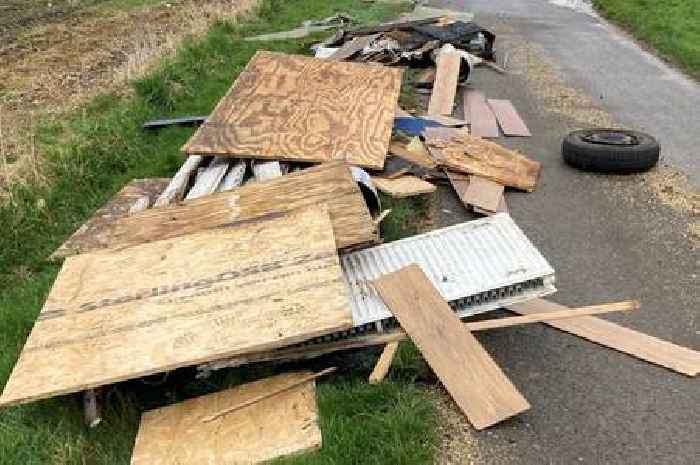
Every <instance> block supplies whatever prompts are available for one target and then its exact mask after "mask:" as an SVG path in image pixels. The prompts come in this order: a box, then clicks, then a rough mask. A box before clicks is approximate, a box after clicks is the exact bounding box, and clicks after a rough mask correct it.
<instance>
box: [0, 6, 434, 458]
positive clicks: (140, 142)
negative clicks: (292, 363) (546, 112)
mask: <svg viewBox="0 0 700 465" xmlns="http://www.w3.org/2000/svg"><path fill="white" fill-rule="evenodd" d="M339 11H344V12H348V13H351V14H353V15H354V16H356V17H357V18H358V19H360V20H361V21H365V22H370V21H379V20H382V19H386V18H388V17H390V16H393V15H395V14H396V12H397V11H396V7H395V6H391V5H386V4H381V3H377V4H369V5H368V4H367V3H365V2H363V1H362V0H313V1H311V0H285V1H281V0H277V1H274V0H267V1H264V2H263V4H262V7H261V8H260V11H259V14H258V15H257V16H256V18H254V19H249V20H247V21H244V22H241V23H239V24H237V25H232V24H216V25H214V26H213V27H212V28H211V30H210V31H209V33H208V34H207V35H206V37H204V38H203V39H201V40H198V41H192V42H191V43H190V44H189V45H187V46H185V47H184V48H183V49H182V50H180V51H179V53H178V54H177V56H176V57H175V58H173V59H171V60H169V61H167V62H164V63H163V64H162V65H161V66H160V67H158V68H157V69H156V70H155V71H153V72H152V73H150V74H149V75H148V76H146V77H144V78H143V79H141V80H139V81H137V82H135V83H134V89H135V96H133V97H130V98H125V97H116V96H104V97H101V98H99V99H96V100H95V101H94V102H92V103H91V104H90V105H88V106H86V107H85V108H83V109H82V110H81V111H78V112H76V113H75V114H72V115H69V116H68V117H66V118H64V119H62V120H57V121H45V122H42V123H41V124H40V125H39V127H38V134H37V144H38V147H39V149H40V152H41V153H42V154H45V157H46V163H47V172H48V173H49V177H48V180H47V182H46V183H44V184H42V185H39V186H26V185H25V186H16V187H15V188H14V190H13V192H12V202H11V203H8V204H6V205H3V206H0V224H2V225H3V226H2V234H1V235H0V289H1V290H0V321H2V324H1V325H0V385H4V384H5V382H6V380H7V378H8V377H9V374H10V371H11V369H12V367H13V365H14V363H15V361H16V359H17V357H18V355H19V352H20V350H21V347H22V345H23V344H24V341H25V339H26V336H27V335H28V333H29V331H30V329H31V327H32V324H33V322H34V319H35V318H36V315H37V314H38V312H39V310H40V308H41V306H42V304H43V301H44V299H45V298H46V295H47V293H48V291H49V289H50V286H51V284H52V283H53V280H54V279H55V276H56V274H57V272H58V269H59V267H58V266H56V265H52V264H49V263H47V262H46V260H45V258H46V257H47V256H48V255H49V254H50V253H51V252H52V251H53V250H54V249H55V248H56V247H57V246H58V245H59V244H60V243H61V242H62V241H63V240H64V239H65V238H66V237H67V236H68V235H69V234H70V233H71V232H72V231H74V230H75V229H76V228H77V227H78V226H79V225H80V224H82V222H84V221H85V219H86V218H88V217H89V216H90V214H91V213H92V212H93V211H94V210H95V209H96V208H98V207H99V206H101V205H102V204H103V203H104V202H105V201H107V200H108V199H109V198H110V197H111V196H112V195H113V194H114V193H115V192H116V191H117V190H118V189H120V188H121V187H122V186H123V185H124V184H125V183H126V182H128V181H129V180H131V179H133V178H139V177H153V176H170V175H172V173H174V172H175V170H176V169H177V167H178V166H179V164H180V163H181V162H182V157H181V155H180V154H179V148H180V146H181V145H182V144H183V143H184V142H185V141H186V140H187V139H188V137H189V136H190V135H191V133H192V130H191V129H186V128H172V129H168V130H164V131H161V132H160V133H157V134H146V133H144V132H142V131H141V130H140V125H141V123H142V122H143V121H145V120H147V119H150V118H156V117H167V116H175V115H185V114H206V113H207V112H209V111H210V109H211V108H212V107H213V106H214V104H215V103H216V102H217V101H218V99H219V98H220V97H221V96H222V95H223V94H224V93H225V91H226V90H227V89H228V87H229V86H230V84H231V82H232V80H233V79H234V78H235V76H236V75H237V74H238V73H239V72H240V71H241V70H242V69H243V67H244V66H245V64H246V63H247V61H248V60H249V58H250V57H251V56H252V55H253V53H254V52H255V50H256V49H258V48H265V49H269V50H275V51H283V52H289V53H304V52H305V50H306V47H305V46H306V45H307V44H308V42H311V41H312V39H313V38H308V39H302V41H301V42H300V41H284V42H268V43H259V42H257V43H256V42H245V41H243V40H241V38H242V37H244V36H247V35H253V34H258V33H266V32H274V31H280V30H286V29H289V28H292V27H296V26H298V25H299V24H300V23H301V22H302V21H303V20H305V19H309V18H322V17H325V16H329V15H331V14H333V13H335V12H339ZM385 202H386V203H387V204H389V203H391V202H390V201H389V200H385ZM416 207H420V205H417V204H414V203H413V202H394V203H391V206H390V208H394V214H393V215H391V216H390V218H389V219H388V222H387V223H386V224H385V225H384V229H385V234H386V237H387V238H388V239H395V238H398V237H401V236H403V235H406V234H411V233H412V232H414V231H415V227H414V224H415V220H416V216H417V215H418V214H419V212H420V208H419V210H418V213H417V212H416V210H415V208H416ZM367 363H368V364H370V361H368V362H367ZM396 363H397V364H396V367H395V370H393V371H392V374H391V377H390V382H387V383H385V384H382V385H380V386H369V385H367V384H366V383H364V382H363V380H364V379H366V375H367V374H368V370H369V368H367V369H362V370H358V371H357V372H353V375H352V376H346V377H342V376H336V377H334V378H332V379H331V380H330V381H328V382H322V383H320V387H319V394H318V401H319V408H320V414H321V416H320V421H321V426H322V429H323V433H324V448H323V449H322V450H321V451H320V452H318V453H314V454H309V455H305V456H302V457H296V458H294V459H291V460H289V463H295V464H316V463H328V464H331V463H332V464H355V463H358V464H359V463H386V464H407V465H411V464H416V465H417V464H423V463H429V462H430V461H431V453H432V450H433V447H434V442H435V438H434V434H433V426H434V421H435V420H434V416H433V415H434V414H433V411H432V407H431V403H430V394H428V393H426V392H424V391H423V390H420V389H418V388H416V386H415V385H414V384H413V383H412V381H413V379H415V378H416V377H421V376H423V375H422V374H421V373H422V372H424V371H425V370H426V368H425V365H424V364H422V362H421V361H420V359H419V358H418V357H417V356H416V353H415V349H413V348H412V346H411V345H409V344H406V345H404V346H403V347H402V350H401V355H400V356H399V359H398V360H397V362H396ZM271 373H272V371H271V369H270V368H266V367H261V368H256V369H249V370H224V371H221V372H217V373H215V374H214V375H213V376H212V377H211V378H210V379H208V380H206V381H199V380H195V379H194V377H193V370H192V369H183V370H178V371H175V372H172V373H170V375H169V376H168V377H167V379H166V380H165V381H164V382H161V383H159V384H155V385H150V384H149V385H147V384H144V383H143V382H142V381H139V380H135V381H130V382H127V383H122V384H119V385H117V386H114V387H110V388H109V389H107V398H106V401H105V408H106V410H107V412H106V415H105V423H104V424H103V425H101V426H100V427H98V428H97V429H96V430H92V431H88V430H86V429H85V428H84V427H83V425H82V410H81V407H80V398H79V396H77V395H73V396H66V397H61V398H55V399H49V400H45V401H40V402H35V403H32V404H28V405H24V406H19V407H12V408H6V409H1V410H0V464H2V465H5V464H8V465H9V464H24V465H33V464H52V465H57V464H58V465H62V464H76V465H77V464H85V465H91V464H127V463H129V457H130V454H131V449H132V445H133V439H134V436H135V433H136V430H137V427H138V418H139V413H140V412H141V411H143V410H144V409H149V408H154V407H158V406H161V405H165V404H169V403H172V402H176V401H178V400H181V399H185V398H189V397H192V396H196V395H201V394H204V393H207V392H213V391H217V390H220V389H222V388H223V387H226V386H230V385H233V384H237V383H240V382H242V381H246V380H250V379H254V378H257V377H261V376H266V375H269V374H271ZM154 381H155V380H154Z"/></svg>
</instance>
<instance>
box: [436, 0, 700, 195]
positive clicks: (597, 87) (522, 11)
mask: <svg viewBox="0 0 700 465" xmlns="http://www.w3.org/2000/svg"><path fill="white" fill-rule="evenodd" d="M558 1H559V2H560V3H566V1H567V0H558ZM568 1H569V2H570V3H571V2H572V0H568ZM574 1H575V0H574ZM430 4H431V5H434V6H439V7H444V8H451V9H457V10H466V11H472V12H474V13H475V14H476V19H477V22H478V21H479V20H480V19H481V20H483V19H485V18H487V17H489V16H490V17H495V18H498V19H499V20H507V21H508V22H509V23H511V24H512V25H513V26H514V27H516V28H517V29H518V31H519V32H520V33H521V34H522V36H523V37H524V38H525V39H526V40H528V41H532V42H534V43H537V44H540V45H542V47H543V48H544V50H545V51H546V53H547V54H548V56H549V57H550V58H551V59H552V60H553V61H554V62H556V63H557V65H558V67H559V68H560V71H561V72H562V74H563V75H564V76H565V78H566V80H567V81H568V82H571V83H572V84H574V85H575V86H577V87H579V88H581V89H582V90H584V91H585V92H586V93H588V94H589V95H591V96H594V97H595V98H596V99H599V100H601V102H602V104H603V105H604V106H605V107H606V108H607V109H608V110H609V111H610V113H611V114H612V115H613V116H614V117H615V119H616V120H617V121H618V122H619V123H621V124H623V125H625V126H627V127H629V128H630V129H638V130H642V131H646V132H649V133H650V134H652V135H654V136H655V137H657V138H658V139H659V141H660V142H661V145H662V149H663V150H662V152H663V156H664V158H665V161H666V162H667V163H669V164H670V165H671V166H674V167H676V168H678V169H679V170H681V171H683V172H684V173H685V174H687V175H688V177H689V178H690V180H691V182H692V183H693V184H694V185H695V186H696V187H700V159H699V157H698V152H699V151H698V135H700V117H698V110H697V109H698V108H700V85H699V84H698V83H697V82H695V81H693V80H690V79H688V78H686V77H685V76H684V75H682V74H681V73H679V72H677V71H675V70H674V69H673V68H671V67H670V66H668V65H666V64H665V63H664V62H663V61H661V60H659V59H658V58H656V57H654V56H653V55H652V54H650V53H647V52H646V51H644V50H643V49H642V48H641V47H639V46H638V45H637V44H636V43H635V42H634V41H632V40H630V39H629V38H627V37H626V36H625V35H624V34H623V33H621V32H620V31H619V30H618V29H617V28H615V27H613V26H611V25H610V24H608V23H607V22H606V21H603V20H601V19H599V18H596V17H594V16H591V15H588V14H585V13H581V12H577V11H574V10H572V9H569V8H564V7H560V6H555V5H553V4H551V3H548V2H547V1H546V0H431V1H430Z"/></svg>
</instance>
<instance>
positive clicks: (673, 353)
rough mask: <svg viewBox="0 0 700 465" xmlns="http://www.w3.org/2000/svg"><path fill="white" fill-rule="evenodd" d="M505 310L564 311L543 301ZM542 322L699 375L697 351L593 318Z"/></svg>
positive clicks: (687, 374) (561, 306)
mask: <svg viewBox="0 0 700 465" xmlns="http://www.w3.org/2000/svg"><path fill="white" fill-rule="evenodd" d="M507 307H508V310H511V311H513V312H515V313H519V314H521V315H531V314H533V313H542V312H556V311H562V310H566V309H568V307H566V306H564V305H560V304H557V303H554V302H552V301H549V300H545V299H532V300H530V301H527V302H521V303H518V304H512V305H508V306H507ZM545 323H547V324H548V325H549V326H551V327H553V328H557V329H559V330H561V331H565V332H567V333H570V334H573V335H574V336H578V337H582V338H584V339H588V340H589V341H591V342H594V343H596V344H600V345H603V346H605V347H609V348H611V349H614V350H617V351H619V352H623V353H625V354H628V355H631V356H632V357H636V358H638V359H640V360H644V361H646V362H649V363H653V364H655V365H660V366H662V367H665V368H668V369H669V370H673V371H675V372H678V373H681V374H684V375H686V376H691V377H692V376H696V375H697V374H698V373H700V352H698V351H696V350H692V349H688V348H686V347H682V346H678V345H676V344H673V343H671V342H668V341H664V340H663V339H659V338H656V337H654V336H649V335H647V334H644V333H640V332H639V331H635V330H633V329H630V328H625V327H624V326H620V325H618V324H615V323H613V322H611V321H606V320H603V319H601V318H597V317H594V316H582V317H580V318H574V319H571V320H557V321H546V322H545Z"/></svg>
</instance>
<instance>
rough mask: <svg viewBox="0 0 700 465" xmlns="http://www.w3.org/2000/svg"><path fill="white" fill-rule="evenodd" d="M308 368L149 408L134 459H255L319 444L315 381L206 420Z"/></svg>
mask: <svg viewBox="0 0 700 465" xmlns="http://www.w3.org/2000/svg"><path fill="white" fill-rule="evenodd" d="M306 374H307V373H287V374H282V375H278V376H274V377H271V378H266V379H262V380H259V381H255V382H252V383H248V384H243V385H241V386H237V387H234V388H231V389H227V390H224V391H220V392H216V393H214V394H209V395H206V396H202V397H197V398H194V399H190V400H187V401H185V402H181V403H178V404H174V405H169V406H167V407H163V408H160V409H157V410H151V411H148V412H146V413H144V414H143V415H142V417H141V425H140V427H139V432H138V435H137V436H136V444H135V446H134V452H133V455H132V457H131V465H208V464H226V465H237V464H241V465H243V464H245V465H250V464H254V463H262V462H266V461H269V460H272V459H274V458H277V457H282V456H286V455H290V454H296V453H300V452H305V451H309V450H314V449H318V448H319V447H321V431H320V429H319V427H318V423H317V422H318V418H317V417H318V412H317V407H316V388H315V384H314V382H313V381H308V382H306V383H303V384H301V385H298V386H297V387H294V388H292V389H289V390H286V391H284V392H281V393H279V394H276V395H274V396H273V397H270V398H267V399H265V400H261V401H260V402H257V403H255V404H253V405H251V406H249V407H246V408H244V409H241V410H239V411H236V412H233V413H231V414H229V415H226V416H224V417H222V418H220V419H218V420H216V421H213V422H210V423H205V422H202V421H201V419H202V418H203V417H205V416H207V415H210V414H212V413H214V412H216V411H217V410H221V409H222V408H226V407H228V406H232V405H235V404H238V403H241V402H245V401H246V400H247V399H250V398H252V397H255V396H259V395H262V394H265V393H268V392H271V391H273V390H275V389H276V388H277V387H278V386H280V385H281V384H287V383H290V382H293V381H295V380H298V379H301V378H302V377H303V376H304V375H306Z"/></svg>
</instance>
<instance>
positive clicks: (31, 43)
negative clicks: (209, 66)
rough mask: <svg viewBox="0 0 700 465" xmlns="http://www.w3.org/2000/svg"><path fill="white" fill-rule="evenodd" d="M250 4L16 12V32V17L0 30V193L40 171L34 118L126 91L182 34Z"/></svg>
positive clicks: (182, 1) (176, 0) (184, 2)
mask: <svg viewBox="0 0 700 465" xmlns="http://www.w3.org/2000/svg"><path fill="white" fill-rule="evenodd" d="M14 1H15V2H16V3H17V2H18V0H14ZM59 3H60V2H59ZM63 3H66V2H63ZM68 3H71V2H68ZM256 4H257V0H172V1H169V2H167V3H166V2H162V3H159V4H155V5H151V6H144V7H137V8H133V9H130V10H128V11H118V10H114V9H105V8H101V7H99V6H93V7H88V8H81V9H73V10H71V9H70V8H69V6H65V7H64V8H63V9H61V10H60V12H58V13H56V12H55V14H53V15H49V16H46V15H44V12H43V10H42V11H39V12H36V14H32V15H30V17H29V19H27V18H25V17H22V21H24V23H21V24H20V26H22V25H23V24H25V23H26V24H29V26H28V27H25V28H24V29H21V31H19V32H18V31H17V27H18V26H17V25H16V24H15V25H7V24H2V27H3V29H2V33H3V34H7V33H6V31H8V30H12V31H13V40H8V41H3V42H2V45H0V194H1V193H2V192H1V191H2V190H3V187H7V186H9V185H10V184H11V183H13V182H17V181H32V180H39V179H40V178H41V174H40V171H41V170H40V158H41V157H40V154H36V153H35V151H34V144H33V137H32V134H33V127H34V122H35V121H37V120H38V119H40V118H45V117H47V116H49V117H52V116H53V117H55V116H56V115H59V114H61V113H63V112H65V111H67V110H70V109H72V108H75V107H76V106H77V105H80V104H81V103H83V102H85V101H86V100H87V99H89V98H91V97H94V96H95V95H97V94H100V93H104V92H115V91H117V92H124V91H126V89H127V85H126V84H127V83H128V81H129V80H131V79H134V78H137V77H139V76H141V75H143V73H144V72H145V71H146V70H147V69H149V67H151V66H153V64H154V63H155V62H156V61H158V60H160V59H161V58H162V57H164V56H167V55H171V54H173V53H174V51H175V49H176V48H177V46H178V44H179V43H180V42H181V41H182V40H183V38H185V37H191V36H194V37H196V36H198V35H201V34H202V33H204V32H205V31H206V30H207V29H208V27H209V25H210V24H212V23H213V22H214V21H216V20H220V19H228V20H231V19H233V18H236V17H237V16H239V15H242V14H245V13H248V12H250V11H252V10H253V8H254V7H255V5H256ZM42 19H44V21H43V22H42ZM37 22H40V23H41V24H35V23H37Z"/></svg>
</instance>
